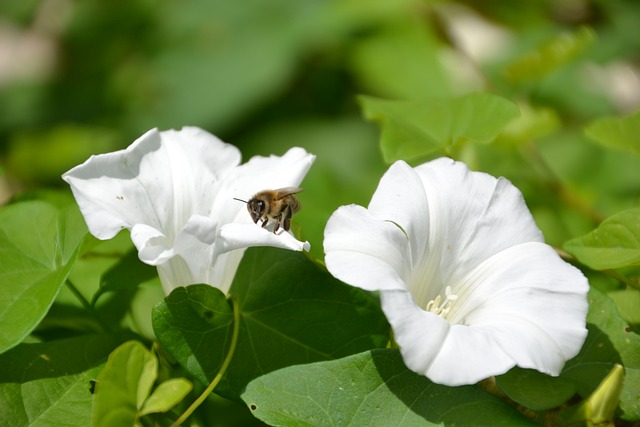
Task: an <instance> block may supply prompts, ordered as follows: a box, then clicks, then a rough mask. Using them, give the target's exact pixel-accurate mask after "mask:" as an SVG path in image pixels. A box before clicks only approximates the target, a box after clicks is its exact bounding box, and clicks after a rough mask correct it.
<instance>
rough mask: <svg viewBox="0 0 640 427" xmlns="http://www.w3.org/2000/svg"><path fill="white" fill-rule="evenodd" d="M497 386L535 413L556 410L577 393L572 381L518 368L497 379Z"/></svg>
mask: <svg viewBox="0 0 640 427" xmlns="http://www.w3.org/2000/svg"><path fill="white" fill-rule="evenodd" d="M496 385H497V386H498V388H500V390H502V391H503V392H504V393H505V394H506V395H507V396H509V397H510V398H511V399H513V400H514V401H516V402H518V403H519V404H520V405H522V406H524V407H526V408H528V409H532V410H534V411H545V410H548V409H552V408H556V407H558V406H560V405H562V404H563V403H565V402H567V401H568V400H569V399H570V398H571V397H572V396H573V395H574V394H575V393H576V386H575V384H574V382H573V381H571V380H568V379H565V378H562V377H551V376H549V375H545V374H543V373H541V372H538V371H535V370H532V369H522V368H518V367H516V368H513V369H511V370H510V371H509V372H507V373H506V374H503V375H500V376H498V377H496Z"/></svg>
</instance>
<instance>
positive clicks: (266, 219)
mask: <svg viewBox="0 0 640 427" xmlns="http://www.w3.org/2000/svg"><path fill="white" fill-rule="evenodd" d="M267 222H269V218H265V219H264V221H262V228H265V227H266V226H267ZM257 223H258V221H256V224H257Z"/></svg>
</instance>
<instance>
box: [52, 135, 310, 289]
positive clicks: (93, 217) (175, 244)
mask: <svg viewBox="0 0 640 427" xmlns="http://www.w3.org/2000/svg"><path fill="white" fill-rule="evenodd" d="M314 158H315V157H314V156H313V155H311V154H309V153H307V152H306V151H305V150H303V149H301V148H292V149H290V150H289V151H288V152H287V153H286V154H285V155H284V156H282V157H277V156H271V157H254V158H252V159H251V160H249V162H248V163H246V164H243V165H240V161H241V155H240V151H239V150H238V149H237V148H236V147H234V146H232V145H229V144H225V143H224V142H222V141H220V140H219V139H218V138H216V137H215V136H213V135H211V134H209V133H207V132H205V131H204V130H202V129H199V128H195V127H185V128H183V129H182V130H180V131H174V130H169V131H165V132H158V130H157V129H152V130H150V131H149V132H147V133H146V134H144V135H142V136H141V137H140V138H138V139H137V140H136V141H135V142H134V143H133V144H131V145H130V146H129V147H128V148H126V149H125V150H121V151H116V152H114V153H108V154H101V155H97V156H91V157H90V158H89V159H88V160H87V161H86V162H84V163H83V164H82V165H79V166H76V167H75V168H73V169H71V170H70V171H68V172H66V173H65V174H64V175H63V176H62V178H63V179H64V180H65V181H66V182H68V183H69V184H70V185H71V190H72V191H73V195H74V196H75V198H76V201H77V202H78V205H79V206H80V210H81V211H82V214H83V215H84V218H85V221H86V222H87V225H88V227H89V231H90V232H91V234H93V235H94V236H96V237H97V238H98V239H110V238H112V237H113V236H115V235H116V234H117V233H118V232H119V231H120V230H121V229H123V228H127V229H129V230H131V239H132V240H133V243H134V244H135V246H136V248H137V249H138V256H139V258H140V259H141V260H142V261H143V262H145V263H147V264H150V265H155V266H157V268H158V273H159V275H160V279H161V282H162V285H163V288H164V290H165V292H166V293H169V292H170V291H171V290H172V289H173V288H175V287H178V286H182V285H189V284H194V283H208V284H210V285H213V286H215V287H217V288H220V289H221V290H222V291H223V292H225V293H226V292H227V291H228V290H229V286H230V285H231V280H232V279H233V276H234V274H235V271H236V269H237V266H238V264H239V262H240V259H241V258H242V254H243V252H244V249H246V248H247V247H250V246H276V247H281V248H287V249H292V250H302V249H305V250H309V244H308V243H307V242H304V243H303V242H300V241H298V240H296V239H295V237H293V235H292V234H290V233H287V232H279V234H274V233H273V232H271V231H270V230H268V229H264V228H262V227H260V226H259V225H256V224H254V223H253V222H252V220H251V217H250V215H249V213H248V212H247V209H246V205H245V204H244V203H241V202H239V201H237V200H233V198H234V197H237V198H241V199H244V200H248V198H250V197H251V196H252V195H253V194H254V193H257V192H259V191H261V190H265V189H277V188H281V187H290V186H298V185H299V184H300V182H301V181H302V179H303V178H304V176H305V174H306V173H307V171H308V170H309V168H310V166H311V164H312V163H313V160H314Z"/></svg>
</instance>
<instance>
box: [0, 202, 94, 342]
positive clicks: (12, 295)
mask: <svg viewBox="0 0 640 427" xmlns="http://www.w3.org/2000/svg"><path fill="white" fill-rule="evenodd" d="M85 235H87V228H86V225H85V223H84V220H83V219H82V216H81V214H80V211H79V210H78V208H77V206H75V205H73V206H70V207H68V208H65V209H57V208H55V207H53V206H52V205H50V204H48V203H44V202H40V201H31V202H24V203H18V204H15V205H11V206H7V207H5V208H3V209H2V210H0V324H1V325H2V328H0V353H2V352H4V351H6V350H7V349H9V348H11V347H13V346H15V345H16V344H18V343H19V342H21V341H22V340H23V339H24V337H26V336H27V335H28V334H29V333H30V332H31V331H32V330H33V329H34V328H35V327H36V326H37V325H38V323H39V322H40V321H41V320H42V318H43V317H44V316H45V314H46V313H47V311H48V310H49V307H51V304H52V303H53V300H54V299H55V297H56V295H57V294H58V291H59V290H60V287H61V286H62V285H63V284H64V282H65V280H66V279H67V276H68V275H69V272H70V270H71V267H72V266H73V262H74V261H75V259H76V257H77V255H78V250H79V247H80V244H81V242H82V240H83V237H84V236H85Z"/></svg>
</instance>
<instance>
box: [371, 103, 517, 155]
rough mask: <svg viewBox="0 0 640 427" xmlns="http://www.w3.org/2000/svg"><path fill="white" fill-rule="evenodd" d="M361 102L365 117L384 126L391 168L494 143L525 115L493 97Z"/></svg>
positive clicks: (384, 148) (384, 147) (383, 140)
mask: <svg viewBox="0 0 640 427" xmlns="http://www.w3.org/2000/svg"><path fill="white" fill-rule="evenodd" d="M360 102H361V104H362V108H363V110H364V115H365V117H366V118H367V119H369V120H375V121H378V122H380V123H381V125H382V136H381V142H380V145H381V147H382V154H383V156H384V159H385V161H386V162H387V163H393V162H395V161H396V160H414V159H420V158H426V157H428V156H433V155H434V154H439V155H442V154H449V153H450V152H451V151H452V149H453V148H454V147H455V146H456V145H458V144H460V143H462V142H464V141H476V142H484V143H487V142H491V141H493V140H494V139H495V138H496V137H497V136H498V135H499V134H500V132H501V131H502V130H503V129H504V127H505V126H506V125H507V124H508V123H509V122H510V121H511V120H513V119H514V118H516V117H518V115H519V114H520V112H519V110H518V106H517V105H516V104H515V103H513V102H511V101H509V100H507V99H506V98H502V97H500V96H497V95H493V94H490V93H472V94H469V95H466V96H463V97H461V98H457V99H445V100H425V101H388V100H383V99H377V98H373V97H370V96H361V97H360Z"/></svg>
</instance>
